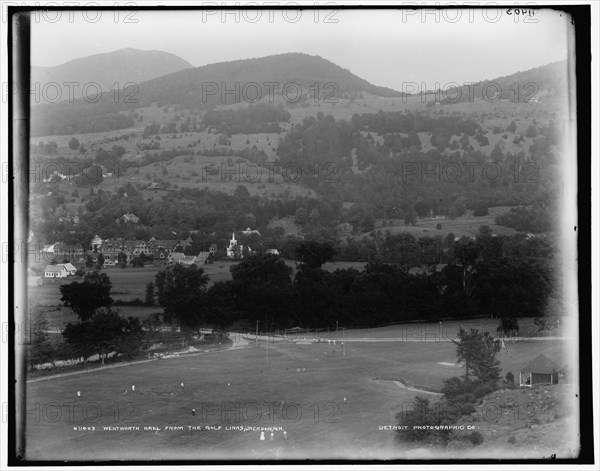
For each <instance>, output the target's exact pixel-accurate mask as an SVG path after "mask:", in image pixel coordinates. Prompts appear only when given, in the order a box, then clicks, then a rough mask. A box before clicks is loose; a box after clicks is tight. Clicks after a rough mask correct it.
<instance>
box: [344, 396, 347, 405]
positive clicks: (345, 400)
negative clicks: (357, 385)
mask: <svg viewBox="0 0 600 471" xmlns="http://www.w3.org/2000/svg"><path fill="white" fill-rule="evenodd" d="M346 403H347V401H346V396H344V405H346Z"/></svg>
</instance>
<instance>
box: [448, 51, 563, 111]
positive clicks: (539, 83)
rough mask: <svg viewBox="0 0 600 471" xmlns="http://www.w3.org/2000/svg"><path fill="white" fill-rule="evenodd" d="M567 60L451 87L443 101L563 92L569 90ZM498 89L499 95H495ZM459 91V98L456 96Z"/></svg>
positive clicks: (518, 97) (525, 97)
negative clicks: (467, 84) (468, 84)
mask: <svg viewBox="0 0 600 471" xmlns="http://www.w3.org/2000/svg"><path fill="white" fill-rule="evenodd" d="M568 70H569V66H568V63H567V61H566V60H565V61H558V62H552V63H550V64H546V65H542V66H540V67H535V68H533V69H529V70H525V71H519V72H516V73H514V74H511V75H506V76H504V77H497V78H495V79H492V80H482V81H480V82H477V83H474V84H472V85H470V86H463V87H460V88H461V90H460V92H459V89H458V87H455V88H451V89H449V90H448V91H447V92H445V95H446V96H447V97H448V99H446V100H442V103H444V102H446V103H456V102H464V101H468V100H469V99H473V98H476V99H477V98H485V97H484V96H483V94H484V90H485V93H486V94H487V99H488V101H490V100H492V99H495V98H499V99H503V100H511V101H516V102H527V101H529V100H531V99H544V98H549V97H559V96H564V94H565V92H566V91H567V90H568V87H569V84H568ZM496 92H498V96H494V95H495V93H496ZM458 93H460V98H459V99H455V97H457V96H459V95H457V94H458Z"/></svg>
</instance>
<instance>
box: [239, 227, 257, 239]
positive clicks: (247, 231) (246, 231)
mask: <svg viewBox="0 0 600 471" xmlns="http://www.w3.org/2000/svg"><path fill="white" fill-rule="evenodd" d="M242 234H244V235H246V236H249V235H252V234H256V235H257V236H259V237H260V232H258V231H257V230H256V229H250V228H248V229H246V230H245V231H242Z"/></svg>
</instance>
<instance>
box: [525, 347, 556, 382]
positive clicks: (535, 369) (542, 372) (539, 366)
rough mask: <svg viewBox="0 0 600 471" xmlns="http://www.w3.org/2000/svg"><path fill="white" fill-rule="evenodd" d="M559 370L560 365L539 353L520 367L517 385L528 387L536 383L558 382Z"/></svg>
mask: <svg viewBox="0 0 600 471" xmlns="http://www.w3.org/2000/svg"><path fill="white" fill-rule="evenodd" d="M560 370H561V368H560V366H558V365H557V364H556V363H554V362H553V361H552V360H550V358H548V357H547V356H546V355H544V354H540V355H538V356H537V357H535V358H534V359H533V360H531V361H530V362H529V363H527V364H526V365H525V366H524V367H523V368H521V372H520V373H519V385H520V386H521V387H529V388H530V387H532V386H534V385H536V384H558V374H559V373H560Z"/></svg>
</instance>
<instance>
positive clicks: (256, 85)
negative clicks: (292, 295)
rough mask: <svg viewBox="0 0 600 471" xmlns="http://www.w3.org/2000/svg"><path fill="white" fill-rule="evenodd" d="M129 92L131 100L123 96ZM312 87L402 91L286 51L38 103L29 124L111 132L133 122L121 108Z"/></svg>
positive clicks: (243, 98) (298, 97) (323, 95)
mask: <svg viewBox="0 0 600 471" xmlns="http://www.w3.org/2000/svg"><path fill="white" fill-rule="evenodd" d="M125 51H130V50H129V49H127V50H125ZM186 64H187V63H186ZM130 65H131V64H130ZM130 65H128V67H129V66H130ZM101 69H102V68H101ZM111 70H112V69H111ZM96 74H100V71H98V72H96V73H92V72H89V75H88V77H89V78H88V80H89V81H96V82H98V81H99V79H98V77H97V75H96ZM70 80H71V81H72V80H73V77H72V76H71V77H70ZM83 81H84V82H85V80H83ZM108 83H110V80H109V81H108ZM111 90H114V88H113V89H111ZM132 91H133V92H135V93H133V94H132V95H130V96H132V98H133V99H131V100H127V99H124V98H126V97H127V96H128V95H129V93H128V92H132ZM228 92H229V93H228ZM315 92H316V93H318V94H319V99H320V100H327V99H332V98H334V97H350V96H356V95H358V94H360V93H363V92H364V93H369V94H372V95H377V96H382V97H397V96H403V94H402V93H401V92H398V91H396V90H392V89H390V88H385V87H378V86H376V85H373V84H371V83H369V82H367V81H366V80H364V79H362V78H360V77H358V76H356V75H354V74H353V73H352V72H350V71H349V70H347V69H344V68H342V67H340V66H338V65H336V64H334V63H333V62H330V61H328V60H326V59H323V58H322V57H319V56H311V55H308V54H301V53H287V54H279V55H274V56H267V57H261V58H255V59H242V60H236V61H231V62H220V63H216V64H210V65H205V66H202V67H196V68H186V69H184V70H179V71H177V72H173V73H170V74H168V75H164V76H161V77H158V78H154V79H152V80H148V81H145V82H141V83H140V84H139V87H138V88H137V89H136V90H132V89H130V90H129V91H127V90H124V91H123V92H122V93H120V95H119V98H120V99H119V100H115V99H114V95H115V93H114V92H111V93H103V94H102V96H101V98H100V99H99V100H98V101H96V100H89V99H88V101H86V100H83V99H79V100H76V101H75V102H74V103H53V104H50V105H43V106H40V107H36V109H35V111H34V112H33V113H32V128H31V129H32V135H33V136H36V135H37V136H40V135H54V134H75V133H87V132H102V131H110V130H115V129H123V128H126V127H128V126H132V125H133V122H132V121H131V119H130V118H128V117H127V116H125V115H124V114H122V113H120V112H122V111H127V110H132V109H134V108H139V107H144V106H150V105H151V104H153V103H157V104H158V105H160V106H165V105H180V106H181V107H183V108H185V109H198V110H207V109H210V108H212V107H214V106H215V105H219V104H223V103H238V102H241V103H252V102H253V101H254V99H255V98H256V97H257V96H258V95H259V94H260V97H262V98H265V99H269V97H270V96H273V97H274V99H275V100H279V101H282V100H285V101H286V102H287V103H288V104H290V103H295V102H297V101H302V100H309V99H311V100H312V99H313V95H312V94H313V93H315ZM80 93H81V91H80ZM90 93H91V95H92V96H94V93H95V90H94V89H93V88H92V89H91V90H90ZM76 98H77V96H76Z"/></svg>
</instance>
